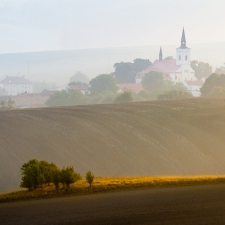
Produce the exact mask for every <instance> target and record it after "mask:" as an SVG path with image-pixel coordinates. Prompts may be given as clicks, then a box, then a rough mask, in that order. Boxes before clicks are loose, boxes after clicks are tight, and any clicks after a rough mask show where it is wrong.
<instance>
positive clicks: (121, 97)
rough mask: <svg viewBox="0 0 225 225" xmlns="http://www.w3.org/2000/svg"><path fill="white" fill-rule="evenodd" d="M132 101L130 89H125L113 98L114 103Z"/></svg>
mask: <svg viewBox="0 0 225 225" xmlns="http://www.w3.org/2000/svg"><path fill="white" fill-rule="evenodd" d="M133 101H134V97H133V94H132V93H131V92H130V91H125V92H123V93H121V94H119V95H118V96H117V97H116V98H115V101H114V102H115V103H126V102H133Z"/></svg>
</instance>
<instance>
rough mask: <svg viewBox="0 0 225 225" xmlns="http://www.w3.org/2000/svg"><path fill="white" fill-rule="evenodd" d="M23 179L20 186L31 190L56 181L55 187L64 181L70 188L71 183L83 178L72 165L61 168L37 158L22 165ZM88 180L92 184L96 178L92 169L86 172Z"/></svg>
mask: <svg viewBox="0 0 225 225" xmlns="http://www.w3.org/2000/svg"><path fill="white" fill-rule="evenodd" d="M21 175H22V181H21V184H20V187H23V188H28V189H29V190H32V189H36V188H38V187H42V186H43V185H44V184H47V185H49V184H50V183H54V185H55V188H56V189H58V188H59V184H60V183H62V184H63V187H64V188H66V187H67V188H69V187H70V184H72V183H75V182H76V181H78V180H81V179H82V177H81V175H80V174H79V173H77V172H75V171H74V168H73V167H72V166H68V167H63V168H62V169H59V168H58V167H57V166H56V165H55V164H54V163H48V162H47V161H38V160H37V159H32V160H29V161H28V162H27V163H24V164H23V166H22V167H21ZM86 180H87V182H88V183H89V184H90V187H91V184H92V182H93V180H94V175H93V174H92V172H91V171H88V172H87V173H86Z"/></svg>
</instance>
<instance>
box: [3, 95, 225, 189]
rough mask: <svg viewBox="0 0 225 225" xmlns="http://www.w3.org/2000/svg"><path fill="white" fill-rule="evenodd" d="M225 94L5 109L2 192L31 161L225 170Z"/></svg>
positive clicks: (117, 172)
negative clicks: (147, 100) (203, 97)
mask: <svg viewBox="0 0 225 225" xmlns="http://www.w3.org/2000/svg"><path fill="white" fill-rule="evenodd" d="M224 106H225V102H224V99H190V100H178V101H154V102H140V103H130V104H121V105H93V106H77V107H65V108H63V107H62V108H43V109H29V110H17V111H8V112H6V111H5V112H0V181H1V182H0V192H3V191H7V190H13V189H16V188H18V187H19V182H20V168H21V166H22V164H23V163H24V162H26V161H28V160H30V159H33V158H37V159H39V160H47V161H49V162H54V163H56V164H57V165H58V166H60V167H61V166H63V165H65V166H67V165H71V166H74V168H75V169H76V170H77V171H78V172H80V173H81V174H82V175H84V173H85V172H86V171H87V170H89V169H90V170H91V171H92V172H93V173H94V174H95V175H96V176H117V177H118V176H140V175H141V176H144V175H163V176H165V175H205V174H207V175H210V174H213V175H218V174H221V175H224V173H225V109H224Z"/></svg>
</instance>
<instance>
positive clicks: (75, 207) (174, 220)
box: [0, 185, 225, 225]
mask: <svg viewBox="0 0 225 225" xmlns="http://www.w3.org/2000/svg"><path fill="white" fill-rule="evenodd" d="M0 224H4V225H17V224H21V225H26V224H29V225H30V224H32V225H35V224H38V225H42V224H52V225H55V224H66V225H69V224H160V225H161V224H171V225H172V224H173V225H177V224H182V225H185V224H192V225H193V224H217V225H218V224H225V185H202V186H187V187H172V188H171V187H167V188H155V189H154V188H153V189H139V190H138V189H137V190H132V191H120V192H110V193H103V194H93V195H85V196H73V197H64V198H56V199H48V200H33V201H26V202H15V203H3V204H0Z"/></svg>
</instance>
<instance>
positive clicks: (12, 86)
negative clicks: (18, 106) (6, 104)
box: [0, 76, 33, 95]
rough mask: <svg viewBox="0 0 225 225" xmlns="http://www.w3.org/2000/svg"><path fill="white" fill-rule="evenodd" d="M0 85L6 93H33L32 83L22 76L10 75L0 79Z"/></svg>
mask: <svg viewBox="0 0 225 225" xmlns="http://www.w3.org/2000/svg"><path fill="white" fill-rule="evenodd" d="M0 87H1V88H3V89H5V91H6V92H7V94H8V95H18V94H21V93H33V84H32V82H31V81H29V80H27V79H25V77H24V76H22V77H21V76H18V77H10V76H6V78H5V79H3V80H2V81H0Z"/></svg>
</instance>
